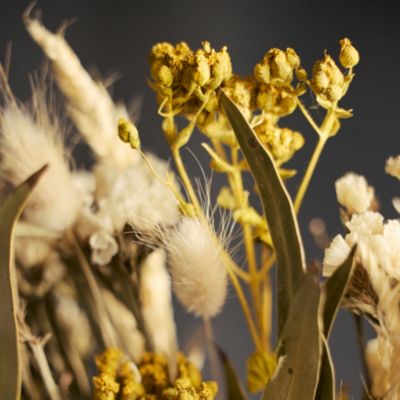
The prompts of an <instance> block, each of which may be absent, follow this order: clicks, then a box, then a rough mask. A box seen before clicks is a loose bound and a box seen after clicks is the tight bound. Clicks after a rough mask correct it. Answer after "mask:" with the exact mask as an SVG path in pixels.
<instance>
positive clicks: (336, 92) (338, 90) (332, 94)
mask: <svg viewBox="0 0 400 400" xmlns="http://www.w3.org/2000/svg"><path fill="white" fill-rule="evenodd" d="M342 97H343V87H342V86H339V85H331V86H329V88H328V89H327V90H326V98H327V99H328V100H329V101H331V102H333V103H334V102H336V101H338V100H340V99H341V98H342Z"/></svg>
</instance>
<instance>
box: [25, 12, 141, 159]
mask: <svg viewBox="0 0 400 400" xmlns="http://www.w3.org/2000/svg"><path fill="white" fill-rule="evenodd" d="M24 17H25V18H24V22H25V26H26V28H27V30H28V33H29V34H30V35H31V37H32V39H33V40H34V41H35V42H36V43H37V44H38V45H39V46H40V48H41V49H42V50H43V52H44V53H45V55H46V56H47V58H48V59H49V60H50V62H51V65H52V67H53V71H54V76H55V80H56V83H57V85H58V87H59V88H60V90H61V92H62V93H63V94H64V96H65V98H66V100H67V106H68V109H67V111H68V114H69V116H70V118H71V119H72V121H73V122H74V124H75V125H76V127H77V128H78V130H79V132H80V133H81V134H82V136H83V137H84V139H85V140H86V141H87V143H88V144H89V145H90V147H91V149H92V150H93V152H94V153H95V155H96V156H97V157H98V159H100V160H105V159H108V160H111V161H112V162H113V163H114V164H115V165H120V166H125V165H129V164H131V163H132V162H136V160H137V159H138V158H139V155H138V154H137V153H135V152H133V151H132V150H131V149H130V148H129V147H128V146H125V145H124V143H122V142H121V140H120V139H119V138H118V135H117V121H118V119H119V118H120V117H123V118H125V119H127V120H129V116H128V112H127V110H126V108H125V106H124V105H123V104H115V103H114V102H113V100H112V98H111V96H110V94H109V93H108V91H107V89H106V87H105V85H104V84H103V83H101V82H96V81H94V80H93V79H92V77H91V76H90V75H89V73H88V72H87V71H86V70H85V69H84V68H83V66H82V64H81V63H80V61H79V59H78V57H77V56H76V54H75V53H74V52H73V50H72V49H71V48H70V47H69V45H68V43H67V42H66V41H65V39H64V37H63V34H62V32H60V33H57V34H53V33H52V32H50V31H48V30H47V29H46V28H45V27H44V26H43V25H42V24H41V23H40V21H39V20H37V19H33V18H31V17H30V16H29V15H25V16H24Z"/></svg>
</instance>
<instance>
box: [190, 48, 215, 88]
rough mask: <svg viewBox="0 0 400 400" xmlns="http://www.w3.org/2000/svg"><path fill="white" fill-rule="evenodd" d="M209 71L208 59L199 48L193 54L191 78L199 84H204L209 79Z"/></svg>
mask: <svg viewBox="0 0 400 400" xmlns="http://www.w3.org/2000/svg"><path fill="white" fill-rule="evenodd" d="M210 76H211V72H210V66H209V64H208V60H207V58H206V56H205V55H204V52H203V51H202V50H199V51H197V52H196V54H195V65H194V73H193V80H194V81H195V82H196V83H197V84H198V85H199V86H204V85H205V84H206V83H207V82H208V80H209V79H210Z"/></svg>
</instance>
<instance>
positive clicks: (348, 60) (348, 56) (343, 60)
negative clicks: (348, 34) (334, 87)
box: [339, 38, 360, 68]
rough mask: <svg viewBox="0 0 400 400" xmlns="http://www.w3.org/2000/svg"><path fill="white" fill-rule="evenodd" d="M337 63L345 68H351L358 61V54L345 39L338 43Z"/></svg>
mask: <svg viewBox="0 0 400 400" xmlns="http://www.w3.org/2000/svg"><path fill="white" fill-rule="evenodd" d="M339 43H340V54H339V61H340V64H342V66H343V67H345V68H353V67H354V66H356V65H357V64H358V63H359V61H360V54H359V53H358V51H357V49H356V48H355V47H354V46H353V45H352V44H351V41H350V40H349V39H347V38H344V39H342V40H341V41H340V42H339Z"/></svg>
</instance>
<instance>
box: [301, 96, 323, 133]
mask: <svg viewBox="0 0 400 400" xmlns="http://www.w3.org/2000/svg"><path fill="white" fill-rule="evenodd" d="M297 105H298V106H299V108H300V111H301V112H302V113H303V115H304V117H305V119H306V120H307V121H308V123H309V124H310V125H311V126H312V127H313V129H314V130H315V132H317V133H318V135H320V136H321V135H322V132H321V130H320V127H319V126H318V124H317V123H316V122H315V121H314V118H313V117H312V116H311V115H310V113H309V112H308V111H307V108H306V107H305V105H304V104H303V103H302V102H301V100H300V99H299V98H297Z"/></svg>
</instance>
